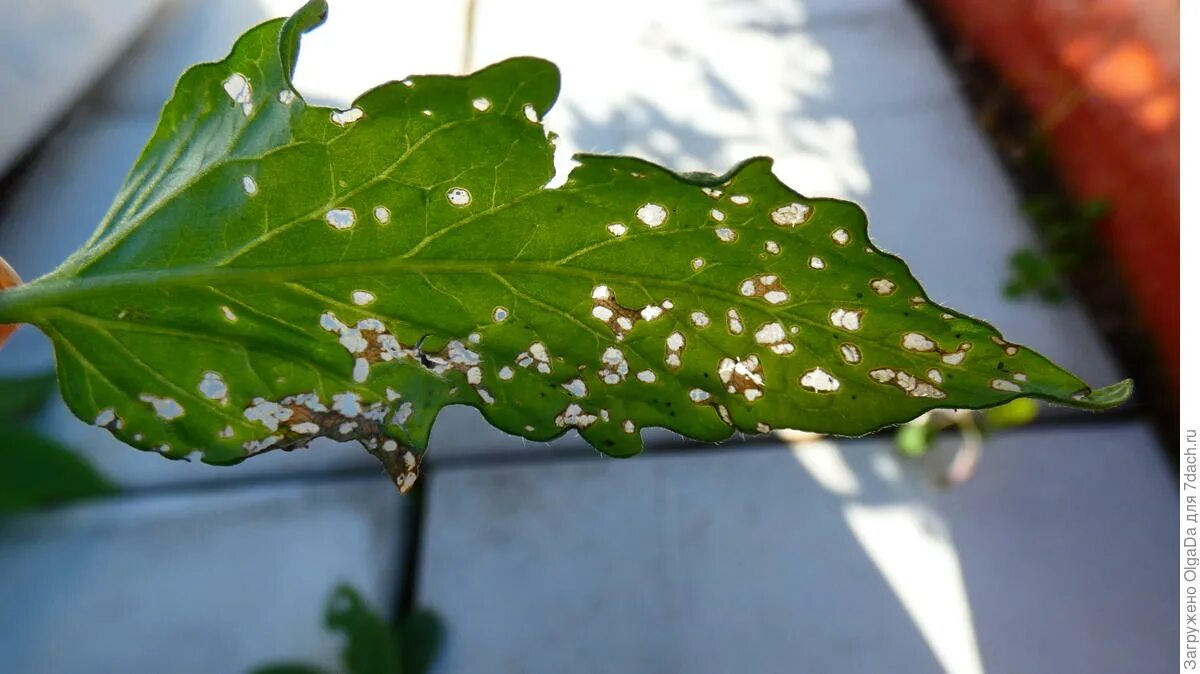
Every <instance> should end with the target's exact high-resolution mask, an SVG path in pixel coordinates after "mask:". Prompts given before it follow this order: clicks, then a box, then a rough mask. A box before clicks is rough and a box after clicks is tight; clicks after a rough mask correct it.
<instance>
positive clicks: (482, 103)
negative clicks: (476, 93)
mask: <svg viewBox="0 0 1200 674" xmlns="http://www.w3.org/2000/svg"><path fill="white" fill-rule="evenodd" d="M471 107H473V108H475V109H476V110H478V111H480V112H487V111H488V110H491V109H492V102H491V101H489V100H488V99H486V98H484V97H483V96H480V97H479V98H476V99H475V100H473V101H471Z"/></svg>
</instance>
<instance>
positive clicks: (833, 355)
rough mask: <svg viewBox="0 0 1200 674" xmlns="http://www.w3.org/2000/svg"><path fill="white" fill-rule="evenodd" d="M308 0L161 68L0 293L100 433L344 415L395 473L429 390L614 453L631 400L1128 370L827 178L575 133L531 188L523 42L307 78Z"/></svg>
mask: <svg viewBox="0 0 1200 674" xmlns="http://www.w3.org/2000/svg"><path fill="white" fill-rule="evenodd" d="M325 11H326V7H325V3H324V2H310V3H308V4H307V5H305V6H304V7H303V8H302V9H301V10H299V11H298V12H297V13H296V14H295V15H294V16H292V17H291V18H289V19H286V20H282V19H281V20H276V21H270V22H267V23H264V24H262V25H260V26H258V27H256V28H254V29H252V30H250V31H249V32H248V33H246V34H245V35H244V36H242V38H241V39H239V40H238V42H237V44H236V45H235V46H234V48H233V51H232V52H231V53H230V55H229V56H228V57H227V58H226V59H225V60H223V61H220V62H217V63H210V64H202V65H199V66H196V67H193V68H191V69H190V70H188V71H187V72H186V73H185V74H184V75H183V77H182V78H181V79H180V81H179V83H178V85H177V86H176V90H175V93H174V96H173V97H172V98H171V100H170V101H169V102H168V103H167V105H166V107H165V108H164V110H163V112H162V116H161V119H160V121H159V125H158V128H157V129H156V130H155V132H154V135H153V137H152V138H151V139H150V141H149V144H148V145H147V146H146V148H145V149H144V151H143V153H142V155H141V157H140V158H139V159H138V161H137V163H136V164H135V166H134V167H133V170H132V171H131V173H130V175H129V176H128V178H127V179H126V182H125V184H124V186H123V187H122V189H121V191H120V193H119V194H118V195H117V198H116V201H115V202H114V204H113V206H112V208H111V210H110V212H109V214H108V215H107V216H106V217H105V219H104V220H103V222H102V223H101V224H100V225H99V228H98V229H97V230H96V232H95V234H94V235H93V236H92V238H91V239H90V240H89V241H88V242H87V243H86V244H85V245H84V246H83V247H82V248H81V249H80V250H79V251H78V252H77V253H76V254H74V255H73V256H72V257H71V258H69V259H68V260H67V261H66V262H65V263H64V264H63V265H62V266H61V267H59V268H58V269H57V270H55V271H53V272H51V273H50V274H48V275H47V276H45V277H43V278H40V279H37V280H36V281H33V282H32V283H29V284H27V285H24V286H20V287H17V288H14V289H11V290H7V291H4V292H0V322H5V323H12V322H26V323H31V324H33V325H35V326H37V327H38V328H39V329H41V330H42V331H44V332H45V333H46V334H47V335H49V337H50V338H51V340H52V341H53V344H54V348H55V352H56V356H57V360H58V365H59V371H58V375H59V381H60V383H61V385H62V389H63V395H64V398H65V399H66V401H67V403H68V405H69V406H70V408H71V410H72V411H73V412H74V413H75V414H76V415H77V416H79V417H80V418H81V419H83V420H85V421H88V422H91V423H95V424H98V425H102V426H104V427H106V428H108V429H109V430H110V431H111V432H112V433H113V434H114V435H116V436H117V437H118V438H120V439H121V440H123V441H124V442H126V443H128V444H131V445H133V446H135V447H137V448H139V449H143V450H149V451H155V452H159V453H161V454H162V455H163V456H166V457H169V458H176V459H177V458H183V457H186V456H188V455H190V454H192V453H198V454H199V455H200V457H201V458H202V459H203V460H204V461H206V462H209V463H215V464H233V463H237V462H240V461H242V460H244V459H245V458H247V457H248V456H252V455H255V454H259V453H262V452H266V451H270V450H275V449H284V450H289V449H293V448H297V447H302V446H304V445H305V444H307V443H308V442H310V441H311V440H312V439H314V438H317V437H329V438H333V439H336V440H358V441H359V442H361V443H362V444H363V445H364V446H365V447H366V449H367V450H368V451H370V452H371V453H373V454H374V455H375V456H377V457H378V458H379V459H380V460H381V461H382V462H383V464H384V465H385V466H386V467H387V469H388V471H389V472H390V474H391V475H392V477H393V478H394V479H395V481H396V483H397V484H398V485H399V486H400V488H401V489H402V490H407V489H408V488H409V487H411V485H412V484H413V482H414V481H415V479H416V475H417V470H418V465H419V461H420V457H421V456H422V455H423V453H424V451H425V449H426V445H427V441H428V438H429V432H430V428H431V426H432V424H433V420H434V418H435V416H436V415H437V413H438V412H439V410H441V408H443V407H445V406H446V405H451V404H466V405H471V406H474V407H476V408H478V409H480V410H481V411H482V412H483V415H484V416H485V417H486V418H487V420H488V421H489V422H491V423H492V424H493V425H495V426H497V427H498V428H500V429H502V430H504V431H507V432H509V433H513V434H517V435H521V436H524V437H526V438H530V439H534V440H549V439H551V438H554V437H556V436H558V435H561V434H562V433H564V432H566V431H567V430H569V429H576V430H578V431H579V433H580V434H581V435H582V437H583V438H584V439H585V440H587V441H588V442H589V443H591V444H592V445H594V446H595V447H597V448H599V449H600V450H601V451H603V452H605V453H607V454H610V455H613V456H630V455H633V454H636V453H638V452H640V451H641V450H642V448H643V445H642V440H641V436H640V431H641V430H642V429H643V428H647V427H655V426H657V427H665V428H668V429H671V430H674V431H677V432H679V433H681V434H683V435H687V436H690V437H693V438H697V439H700V440H705V441H717V440H722V439H724V438H727V437H729V436H730V435H731V434H732V433H733V432H734V431H735V430H740V431H744V432H760V433H761V432H766V431H768V430H770V429H772V428H798V429H805V430H810V431H815V432H823V433H833V434H842V435H858V434H863V433H867V432H871V431H874V430H876V429H878V428H881V427H883V426H887V425H890V424H895V423H898V422H902V421H905V420H908V419H912V418H914V417H917V416H919V415H921V414H923V413H925V412H927V411H929V410H931V409H935V408H942V407H952V408H984V407H991V406H995V405H1000V404H1003V403H1006V402H1008V401H1011V400H1013V399H1015V398H1020V397H1026V396H1028V397H1035V398H1041V399H1044V400H1048V401H1052V402H1057V403H1062V404H1066V405H1072V406H1076V407H1081V408H1086V409H1104V408H1108V407H1111V406H1113V405H1117V404H1120V403H1121V402H1123V401H1124V400H1126V399H1127V398H1128V396H1129V394H1130V390H1131V385H1130V383H1129V382H1122V383H1120V384H1116V385H1114V386H1111V387H1108V388H1103V389H1097V390H1092V389H1090V388H1089V387H1088V386H1087V384H1085V383H1084V382H1083V381H1081V380H1079V379H1078V378H1076V377H1075V376H1073V375H1071V374H1070V373H1068V372H1066V371H1064V370H1062V369H1061V368H1059V367H1057V366H1055V365H1054V364H1053V363H1051V362H1049V361H1048V360H1047V359H1045V358H1043V357H1042V356H1041V355H1039V354H1037V353H1036V352H1034V351H1032V350H1030V349H1028V348H1024V347H1020V346H1018V345H1015V344H1011V343H1009V342H1007V341H1006V340H1005V339H1004V338H1003V337H1002V336H1001V334H1000V333H999V332H998V331H997V330H996V329H994V328H993V327H991V326H990V325H988V324H986V323H984V322H981V321H978V320H975V319H972V318H970V317H968V316H966V315H964V314H962V313H958V312H955V311H952V310H950V309H947V308H945V307H942V306H939V305H937V304H935V303H933V302H932V301H930V300H929V299H928V297H926V295H925V293H924V292H923V290H922V289H921V287H920V285H919V284H918V283H917V281H916V279H914V278H913V276H912V274H911V273H910V272H909V270H908V269H907V267H906V266H905V265H904V263H903V262H902V261H901V260H900V259H898V258H896V257H894V256H892V255H889V254H887V253H885V252H883V251H881V250H879V249H878V248H876V247H875V246H874V245H873V244H872V243H871V241H870V240H869V239H868V236H867V229H866V218H865V215H864V213H863V211H862V210H861V209H860V208H859V207H858V206H857V205H855V204H853V203H850V202H846V201H840V200H836V199H819V198H809V197H805V196H802V195H800V194H798V193H797V192H795V191H793V190H791V189H789V188H788V187H786V186H785V185H783V184H782V183H780V182H779V180H778V179H777V178H776V177H775V176H774V175H773V174H772V172H771V161H770V160H769V159H766V158H756V159H751V160H748V161H745V162H743V163H741V164H739V165H738V166H736V167H735V168H734V169H733V170H731V171H730V172H729V173H727V174H725V175H723V176H715V175H708V174H687V175H679V174H675V173H672V172H670V171H668V170H667V169H664V168H662V167H659V166H656V165H654V164H651V163H649V162H645V161H642V160H638V159H633V158H629V157H605V156H595V155H581V156H578V157H576V159H577V161H578V164H579V165H578V166H577V167H576V168H575V169H574V170H573V171H572V172H571V174H570V176H569V177H568V178H567V180H566V182H565V185H562V186H561V187H557V188H548V187H546V185H547V183H548V182H549V181H551V179H552V178H553V177H554V169H553V152H554V149H553V141H554V137H553V134H550V135H547V133H546V131H545V130H544V129H543V127H542V124H541V121H540V120H541V118H542V116H543V115H544V114H545V113H546V112H547V111H548V110H549V109H550V107H551V105H552V103H553V102H554V100H555V98H556V97H557V95H558V89H559V73H558V70H557V68H556V67H555V66H554V65H553V64H551V63H548V62H546V61H543V60H539V59H536V58H514V59H510V60H507V61H504V62H502V63H498V64H496V65H493V66H490V67H488V68H485V69H483V70H481V71H479V72H477V73H475V74H473V75H470V76H467V77H449V76H423V77H412V78H409V79H406V80H404V81H401V82H390V83H388V84H384V85H382V86H380V87H377V88H375V89H372V90H371V91H368V92H367V93H365V94H363V95H362V96H361V97H360V98H359V99H358V100H356V101H355V102H354V104H353V105H352V106H351V107H349V108H347V109H344V110H337V109H330V108H322V107H317V106H312V105H309V104H307V103H306V102H305V101H304V100H303V99H302V98H301V97H300V95H299V94H298V93H297V92H296V91H295V89H294V88H293V86H292V83H291V79H290V77H291V73H292V70H293V67H294V65H295V60H296V56H297V53H298V50H299V40H300V35H301V33H303V32H304V31H307V30H309V29H311V28H313V27H314V26H316V25H318V24H320V23H321V21H322V20H323V19H324V14H325Z"/></svg>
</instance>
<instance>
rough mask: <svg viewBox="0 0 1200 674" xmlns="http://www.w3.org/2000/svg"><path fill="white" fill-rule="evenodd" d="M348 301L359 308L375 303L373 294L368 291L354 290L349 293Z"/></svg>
mask: <svg viewBox="0 0 1200 674" xmlns="http://www.w3.org/2000/svg"><path fill="white" fill-rule="evenodd" d="M350 299H351V300H352V301H353V302H354V303H355V304H357V305H358V306H360V307H365V306H367V305H368V304H370V303H371V302H374V301H375V294H374V293H372V292H370V291H368V290H355V291H354V292H352V293H350Z"/></svg>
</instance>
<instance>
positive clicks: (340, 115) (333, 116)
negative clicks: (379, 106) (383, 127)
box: [329, 108, 363, 127]
mask: <svg viewBox="0 0 1200 674" xmlns="http://www.w3.org/2000/svg"><path fill="white" fill-rule="evenodd" d="M362 116H363V111H362V110H360V109H359V108H347V109H345V110H334V111H332V112H330V113H329V121H331V122H333V123H334V124H337V125H338V126H343V127H344V126H349V125H350V124H353V123H355V122H357V121H358V120H360V119H362Z"/></svg>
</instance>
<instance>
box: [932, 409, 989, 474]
mask: <svg viewBox="0 0 1200 674" xmlns="http://www.w3.org/2000/svg"><path fill="white" fill-rule="evenodd" d="M954 422H955V425H956V426H958V431H959V433H960V434H961V436H960V440H959V444H958V451H956V452H955V453H954V458H953V459H951V460H950V465H949V466H947V467H946V472H944V473H942V477H941V483H942V485H943V486H946V487H953V486H955V485H959V484H962V483H964V482H966V481H967V480H969V479H971V476H972V475H974V474H975V467H976V466H977V465H979V458H980V457H981V456H982V455H983V431H982V430H981V429H980V428H979V424H977V423H975V414H974V413H973V412H971V411H969V410H961V411H960V412H959V413H956V414H955V415H954Z"/></svg>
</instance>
